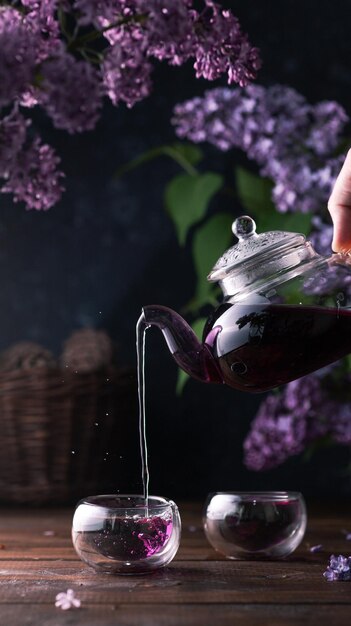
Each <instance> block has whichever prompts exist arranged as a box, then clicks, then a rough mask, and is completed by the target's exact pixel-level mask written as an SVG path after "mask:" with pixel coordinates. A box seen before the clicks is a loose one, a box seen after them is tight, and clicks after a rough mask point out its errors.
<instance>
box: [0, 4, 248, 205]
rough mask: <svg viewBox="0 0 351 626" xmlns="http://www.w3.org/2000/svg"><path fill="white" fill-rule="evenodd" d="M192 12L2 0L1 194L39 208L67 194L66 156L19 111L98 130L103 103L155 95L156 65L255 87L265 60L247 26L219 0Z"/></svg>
mask: <svg viewBox="0 0 351 626" xmlns="http://www.w3.org/2000/svg"><path fill="white" fill-rule="evenodd" d="M193 4H194V0H73V1H72V2H68V0H9V1H8V2H4V1H3V2H1V4H0V176H1V178H2V179H4V184H3V186H2V187H1V189H0V191H1V192H11V193H13V194H14V197H15V200H21V201H24V202H25V203H26V206H27V208H36V209H46V208H49V207H50V206H52V204H54V203H55V202H57V200H58V199H59V197H60V194H61V192H62V185H61V184H60V180H61V179H62V174H61V172H59V171H58V170H57V165H58V162H59V160H58V157H57V156H56V155H55V153H54V151H53V149H52V148H51V147H49V146H46V145H45V144H42V143H41V141H40V140H39V139H38V138H35V139H34V141H33V140H32V141H30V140H29V139H28V138H27V135H26V132H25V130H26V128H27V127H28V123H27V122H25V120H24V118H23V115H22V113H21V112H20V109H19V107H26V108H27V114H28V113H29V112H30V111H29V109H30V108H31V107H34V106H40V107H42V108H43V109H44V110H45V111H46V113H47V115H48V116H49V117H50V118H51V120H52V123H53V125H54V126H55V127H56V128H58V129H63V130H66V131H67V132H69V133H76V132H83V131H86V130H91V129H93V128H94V127H95V125H96V123H97V121H98V119H99V117H100V114H101V109H102V102H103V98H104V96H107V97H108V98H109V99H110V100H111V101H112V103H113V104H114V105H118V104H119V103H120V102H124V103H125V104H126V105H127V106H129V107H130V106H133V105H134V104H135V103H136V102H138V101H139V100H142V99H143V98H145V97H146V96H148V95H149V93H150V91H151V87H152V83H151V72H152V63H151V61H152V59H157V60H159V61H167V62H168V63H169V64H172V65H180V64H182V63H184V62H185V61H187V60H189V59H193V63H194V68H195V71H196V76H197V77H204V78H206V79H207V80H214V79H215V78H218V77H219V76H221V75H223V74H225V75H226V76H227V80H228V83H232V82H237V83H238V84H240V85H246V84H247V83H248V81H250V80H251V79H253V78H254V77H255V75H256V71H257V70H258V68H259V66H260V60H259V54H258V51H257V49H256V48H253V47H252V46H251V45H250V44H249V41H248V38H247V35H246V34H245V33H243V32H242V31H241V28H240V25H239V22H238V20H237V19H236V18H235V17H234V16H233V15H232V13H231V12H230V11H225V10H223V9H222V8H221V7H220V5H219V4H218V3H216V2H214V1H213V0H202V8H201V9H200V10H197V9H195V8H194V6H193ZM198 4H199V3H198ZM96 43H98V45H96ZM9 108H12V109H13V113H12V114H11V113H10V114H9V113H8V109H9ZM11 125H12V126H11ZM14 125H15V126H16V128H15V129H14V137H11V138H10V139H9V132H10V128H12V127H13V126H14ZM31 159H32V160H31Z"/></svg>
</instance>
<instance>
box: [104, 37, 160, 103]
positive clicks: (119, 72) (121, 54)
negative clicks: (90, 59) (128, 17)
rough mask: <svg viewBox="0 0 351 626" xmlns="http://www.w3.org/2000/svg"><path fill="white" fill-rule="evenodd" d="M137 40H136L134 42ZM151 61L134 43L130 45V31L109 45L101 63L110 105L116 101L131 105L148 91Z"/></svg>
mask: <svg viewBox="0 0 351 626" xmlns="http://www.w3.org/2000/svg"><path fill="white" fill-rule="evenodd" d="M136 43H137V42H136ZM151 72H152V65H151V63H149V61H148V60H147V59H146V57H145V55H144V54H143V51H142V50H141V49H140V47H138V45H134V46H133V35H132V34H129V35H128V36H127V35H126V36H125V37H124V38H123V40H122V41H121V43H116V44H115V45H114V46H111V47H110V49H109V51H108V53H107V55H106V57H105V60H104V63H103V67H102V73H103V84H104V88H105V91H106V94H107V95H108V96H109V98H110V100H111V101H112V103H113V104H114V105H117V104H118V103H119V102H120V101H123V102H125V103H126V104H127V106H128V107H132V106H133V105H134V104H135V103H136V102H138V101H139V100H142V99H143V98H146V96H148V95H149V93H150V91H151V78H150V77H151Z"/></svg>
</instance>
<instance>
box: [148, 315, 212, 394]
mask: <svg viewBox="0 0 351 626" xmlns="http://www.w3.org/2000/svg"><path fill="white" fill-rule="evenodd" d="M141 320H142V322H143V323H145V325H146V326H157V328H159V329H160V330H161V331H162V334H163V336H164V338H165V340H166V343H167V346H168V348H169V351H170V353H171V354H172V356H173V358H174V360H175V361H176V363H177V364H178V365H179V367H180V368H181V369H182V370H184V372H186V373H187V374H188V375H189V376H191V377H192V378H195V379H196V380H200V381H202V382H205V383H210V382H215V383H223V378H222V376H221V375H220V372H219V368H218V367H217V363H216V360H215V358H214V356H213V354H212V352H211V348H210V346H208V345H207V344H206V343H204V344H201V343H200V341H199V340H198V338H197V337H196V335H195V333H194V331H193V330H192V328H191V327H190V326H189V324H187V322H186V321H185V320H184V319H183V318H182V317H181V316H180V315H178V313H176V312H175V311H172V309H169V308H168V307H165V306H159V305H149V306H145V307H143V312H142V317H141Z"/></svg>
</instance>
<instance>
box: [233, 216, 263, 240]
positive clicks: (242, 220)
mask: <svg viewBox="0 0 351 626" xmlns="http://www.w3.org/2000/svg"><path fill="white" fill-rule="evenodd" d="M232 231H233V233H234V235H235V236H236V237H237V238H238V239H239V241H242V240H245V239H248V238H249V237H253V236H256V237H257V235H256V222H255V220H253V219H252V217H249V215H241V216H240V217H238V218H237V219H236V220H235V222H233V224H232Z"/></svg>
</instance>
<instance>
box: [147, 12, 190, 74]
mask: <svg viewBox="0 0 351 626" xmlns="http://www.w3.org/2000/svg"><path fill="white" fill-rule="evenodd" d="M138 4H139V11H140V12H141V13H142V14H145V15H146V16H147V19H146V23H145V31H146V37H147V41H148V52H147V54H148V56H152V57H155V58H156V59H159V60H160V61H163V60H167V61H168V63H169V64H170V65H181V64H182V63H184V62H185V61H187V60H188V59H189V58H190V56H194V54H195V50H196V36H195V32H194V19H195V16H196V13H195V11H191V10H190V4H191V3H190V2H189V0H139V2H138Z"/></svg>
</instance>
